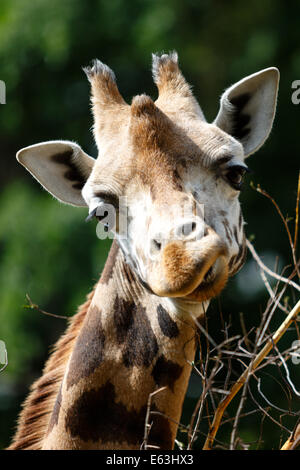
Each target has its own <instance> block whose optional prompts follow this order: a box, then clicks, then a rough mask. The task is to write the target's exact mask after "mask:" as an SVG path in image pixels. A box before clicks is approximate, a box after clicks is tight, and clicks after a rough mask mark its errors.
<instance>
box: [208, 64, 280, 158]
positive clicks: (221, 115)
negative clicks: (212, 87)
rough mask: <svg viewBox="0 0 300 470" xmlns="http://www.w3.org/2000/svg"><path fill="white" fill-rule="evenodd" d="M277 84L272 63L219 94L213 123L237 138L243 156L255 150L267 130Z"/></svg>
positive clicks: (277, 71) (272, 118) (275, 99)
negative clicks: (219, 97)
mask: <svg viewBox="0 0 300 470" xmlns="http://www.w3.org/2000/svg"><path fill="white" fill-rule="evenodd" d="M278 84H279V70H278V69H277V68H275V67H270V68H268V69H264V70H261V71H260V72H257V73H254V74H253V75H249V76H248V77H246V78H244V79H243V80H241V81H239V82H237V83H236V84H234V85H232V86H231V87H230V88H228V89H227V90H226V91H225V92H224V93H223V95H222V96H221V102H220V110H219V112H218V115H217V117H216V119H215V121H214V124H215V125H216V126H218V127H220V128H221V129H222V130H224V131H225V132H227V133H228V134H230V135H232V136H233V137H235V138H236V139H237V140H239V141H240V142H241V143H242V145H243V147H244V152H245V157H248V156H249V155H251V154H252V153H254V152H256V150H258V149H259V147H261V146H262V145H263V143H264V142H265V140H266V139H267V137H268V136H269V134H270V131H271V128H272V125H273V120H274V115H275V110H276V101H277V93H278Z"/></svg>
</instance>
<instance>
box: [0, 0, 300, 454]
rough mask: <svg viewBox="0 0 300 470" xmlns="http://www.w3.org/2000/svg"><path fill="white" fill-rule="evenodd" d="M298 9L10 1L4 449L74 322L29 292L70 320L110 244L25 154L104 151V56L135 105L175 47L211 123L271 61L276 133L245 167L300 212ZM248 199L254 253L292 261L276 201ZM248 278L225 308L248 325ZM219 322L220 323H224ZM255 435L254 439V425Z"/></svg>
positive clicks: (0, 396)
mask: <svg viewBox="0 0 300 470" xmlns="http://www.w3.org/2000/svg"><path fill="white" fill-rule="evenodd" d="M299 14H300V4H299V2H295V1H291V2H271V0H265V1H263V2H262V1H261V0H253V1H252V2H251V5H248V4H247V3H245V2H240V1H237V0H233V1H231V2H224V1H220V0H186V1H184V2H183V1H181V0H164V1H161V0H130V2H129V1H125V0H109V1H107V0H90V1H88V2H84V1H82V0H64V1H63V2H62V1H59V0H51V2H49V1H46V0H32V1H27V0H15V1H13V2H12V1H11V0H1V12H0V64H1V68H0V79H1V80H4V81H5V83H6V87H7V97H6V101H7V104H6V105H0V142H1V148H0V149H1V163H2V171H1V173H0V182H1V183H2V187H3V191H2V194H1V196H0V220H1V225H0V250H1V251H0V260H1V263H0V285H1V309H0V339H4V340H5V342H6V344H7V349H8V355H9V367H7V368H6V370H5V374H2V375H1V377H0V412H1V414H2V415H3V416H4V419H3V420H2V423H4V422H5V423H8V424H5V425H4V424H3V425H0V446H1V443H2V444H3V445H5V444H7V442H8V441H9V439H10V436H11V432H12V431H11V427H12V423H13V420H14V419H15V417H16V412H17V409H18V406H19V403H20V401H21V398H22V397H23V394H24V393H25V390H26V387H27V385H29V384H30V383H31V382H32V380H33V378H34V377H36V376H38V375H39V373H40V370H41V367H42V362H43V360H44V359H45V358H46V356H47V352H48V348H49V346H50V344H52V343H53V342H54V341H55V340H56V339H57V337H58V336H59V334H60V333H61V332H62V331H63V329H64V327H65V321H64V320H59V319H54V318H49V317H45V316H43V315H42V314H41V313H40V312H37V311H35V310H31V309H26V308H23V305H24V304H26V303H27V301H26V298H25V296H26V294H29V296H30V298H31V299H32V301H33V302H34V303H36V304H38V305H39V306H40V308H41V309H43V310H47V311H50V312H53V313H55V314H61V315H66V314H67V315H72V314H73V313H74V312H75V310H76V307H77V305H78V304H80V303H81V302H83V301H84V299H85V295H86V293H88V292H89V290H90V289H91V287H92V285H93V284H94V282H95V281H96V280H97V278H98V277H99V273H100V272H101V270H102V268H103V266H104V262H105V258H106V253H107V251H108V245H109V242H107V243H106V242H100V241H99V240H98V239H97V238H96V235H95V226H93V225H85V224H84V218H85V215H86V210H85V209H76V208H72V207H67V206H63V205H61V204H59V203H58V202H56V201H54V200H53V199H52V198H51V196H49V195H48V194H46V193H44V192H43V191H41V189H40V188H39V186H38V185H37V184H36V183H35V182H34V181H33V179H32V178H30V176H29V175H28V174H25V172H24V170H23V169H22V168H21V167H20V166H19V165H18V164H17V163H16V160H15V157H14V155H15V153H16V151H17V150H18V149H19V148H21V147H24V146H26V145H29V144H33V143H36V142H38V141H42V140H50V139H56V138H63V139H71V140H72V139H73V140H75V141H77V142H79V143H80V144H81V145H82V146H83V148H84V149H85V150H86V151H88V152H90V154H92V155H96V150H95V144H94V142H93V140H92V135H91V132H90V127H91V125H92V119H91V115H90V111H89V86H88V83H87V80H86V78H85V76H84V74H83V73H82V70H81V67H82V66H84V65H87V64H88V63H89V62H90V60H91V59H93V58H95V57H99V58H100V59H101V60H103V61H104V62H106V63H108V64H109V65H110V66H111V67H112V68H113V69H114V71H115V72H116V75H117V78H118V83H119V87H120V90H121V92H122V94H123V95H124V97H125V98H126V99H127V100H128V101H130V100H131V97H132V96H133V95H135V94H139V93H142V92H146V93H148V94H150V95H151V96H156V90H155V87H154V84H153V82H152V79H151V72H150V69H151V53H152V52H156V51H161V50H164V51H168V50H172V49H176V50H177V51H178V53H179V59H180V63H181V66H182V69H183V71H184V74H185V76H186V77H187V79H188V80H189V81H190V82H191V84H192V85H193V87H194V91H195V94H196V96H197V97H198V98H199V101H200V103H201V105H202V106H203V109H204V112H205V114H206V115H207V117H208V119H209V120H212V119H213V118H214V116H215V115H216V113H217V108H218V97H219V95H220V94H221V92H222V90H223V89H224V88H225V87H226V86H229V85H230V84H231V83H232V82H234V81H237V80H239V79H240V78H242V77H243V76H245V75H247V74H249V73H253V72H255V71H257V70H259V69H260V68H265V67H268V66H271V65H275V66H278V67H279V69H280V71H281V87H280V95H279V104H278V113H277V118H276V121H275V125H274V130H273V132H272V135H271V138H270V139H269V141H268V142H267V143H266V145H265V146H264V148H263V149H262V150H261V151H260V152H259V155H258V156H257V157H251V159H250V160H251V161H249V165H250V167H251V168H252V169H253V170H254V171H255V174H254V177H252V179H253V180H254V184H255V185H256V184H257V183H259V182H260V183H261V186H262V187H263V188H264V189H266V190H267V191H268V192H269V193H270V194H271V195H272V196H273V197H274V198H275V199H276V200H277V201H278V202H279V204H280V206H281V209H282V212H283V214H284V215H286V213H287V211H289V213H290V214H292V213H293V211H294V204H295V196H296V194H295V188H296V184H297V173H296V171H295V170H296V168H297V167H298V162H299V158H298V150H297V148H296V145H295V142H297V140H294V138H295V136H297V135H298V127H299V115H300V107H297V106H295V105H293V104H292V103H291V83H292V81H293V80H296V79H300V60H299V57H300V54H299V38H298V29H299V28H298V26H299V25H298V18H299ZM241 200H242V203H243V208H244V215H245V219H246V220H247V222H248V226H249V235H250V234H253V237H254V236H255V244H256V247H257V249H258V250H259V251H260V250H264V251H267V252H268V255H269V256H271V257H272V259H273V260H275V256H276V255H279V256H280V260H281V264H282V266H284V265H286V264H288V263H289V262H290V251H289V246H288V243H287V240H286V234H285V233H284V230H283V228H282V225H281V223H280V221H278V217H277V214H276V212H275V211H274V209H273V207H271V205H270V202H269V201H267V200H265V199H263V197H262V196H261V195H259V194H258V193H256V192H255V191H254V190H253V189H251V188H250V187H247V185H246V188H245V191H244V192H243V193H242V195H241ZM292 224H293V222H290V226H291V227H292V226H293V225H292ZM243 279H245V281H243ZM241 280H242V281H241V282H240V283H239V284H238V282H237V281H231V282H230V283H229V286H228V288H227V290H226V292H225V293H224V294H223V296H222V309H223V312H224V316H226V315H229V313H230V312H239V311H240V310H243V311H244V312H245V317H246V318H247V322H248V324H249V326H250V327H251V326H252V324H253V325H255V322H256V324H257V322H258V321H259V319H258V318H257V315H256V316H255V315H254V314H253V312H258V307H257V306H258V305H260V304H262V305H263V304H264V302H265V299H266V297H265V296H264V294H263V292H262V290H257V291H256V293H255V294H253V297H252V299H251V302H250V300H249V297H248V298H247V296H244V294H243V293H244V292H245V288H246V287H247V282H248V281H247V277H245V278H241ZM243 282H244V290H243ZM234 315H235V314H234ZM247 315H248V316H247ZM236 316H238V313H236ZM212 323H213V322H212ZM212 328H215V330H216V333H217V332H218V325H215V326H212ZM211 334H212V335H214V331H213V330H212V333H211ZM0 422H1V420H0ZM245 433H246V434H248V435H249V436H252V435H253V433H252V429H249V430H248V431H245Z"/></svg>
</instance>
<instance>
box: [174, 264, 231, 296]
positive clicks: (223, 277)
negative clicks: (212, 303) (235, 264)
mask: <svg viewBox="0 0 300 470" xmlns="http://www.w3.org/2000/svg"><path fill="white" fill-rule="evenodd" d="M211 271H212V272H213V268H210V269H209V271H208V272H207V273H206V275H205V276H204V277H203V278H202V280H201V282H200V284H199V285H198V286H197V287H196V289H194V290H193V291H192V292H190V293H189V294H187V295H185V296H183V297H182V299H184V300H192V301H194V302H204V301H206V300H209V299H212V298H213V297H216V296H217V295H219V294H220V293H221V292H222V290H223V289H224V287H225V286H226V283H227V280H228V266H227V264H225V263H222V267H219V269H218V271H217V273H215V274H213V275H211Z"/></svg>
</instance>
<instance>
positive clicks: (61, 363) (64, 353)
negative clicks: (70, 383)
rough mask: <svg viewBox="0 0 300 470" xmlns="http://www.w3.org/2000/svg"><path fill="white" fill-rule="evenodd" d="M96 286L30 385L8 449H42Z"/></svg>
mask: <svg viewBox="0 0 300 470" xmlns="http://www.w3.org/2000/svg"><path fill="white" fill-rule="evenodd" d="M94 292H95V287H94V289H93V290H92V292H90V293H89V294H88V296H87V300H86V302H85V303H84V304H82V305H81V306H80V307H79V308H78V311H77V313H76V314H75V315H74V316H73V317H72V318H71V320H70V323H69V326H68V327H67V330H66V332H65V334H64V335H63V336H62V337H61V338H60V339H59V340H58V341H57V342H56V344H55V345H54V347H53V350H52V354H51V356H50V357H49V359H48V361H47V362H46V364H45V367H44V370H43V374H42V376H41V377H40V378H39V379H38V380H36V381H35V382H34V383H33V385H32V386H31V391H30V393H29V395H28V397H27V398H26V400H25V401H24V404H23V408H22V411H21V413H20V415H19V420H18V428H17V432H16V434H15V436H14V439H13V442H12V443H11V445H10V446H9V447H8V448H7V450H40V449H41V447H42V442H43V439H44V437H45V435H46V432H47V429H48V424H49V420H50V417H51V414H52V411H53V407H54V404H55V400H56V397H57V394H58V391H59V387H60V384H61V382H62V379H63V376H64V372H65V366H66V363H67V361H68V359H69V356H70V353H71V351H72V349H73V346H74V342H75V340H76V337H77V336H78V332H79V330H80V328H81V326H82V323H83V321H84V318H85V315H86V313H87V311H88V309H89V306H90V304H91V301H92V298H93V295H94Z"/></svg>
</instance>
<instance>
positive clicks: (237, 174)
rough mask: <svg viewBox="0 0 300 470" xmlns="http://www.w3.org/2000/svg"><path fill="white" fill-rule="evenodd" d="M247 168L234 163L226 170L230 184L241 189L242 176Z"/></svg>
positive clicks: (238, 189)
mask: <svg viewBox="0 0 300 470" xmlns="http://www.w3.org/2000/svg"><path fill="white" fill-rule="evenodd" d="M248 171H249V170H248V168H247V167H246V166H242V165H234V166H232V167H230V168H229V169H228V171H227V172H226V179H227V181H228V183H229V184H230V186H231V187H232V188H234V189H236V190H237V191H240V190H241V189H242V183H243V177H244V175H245V173H247V172H248Z"/></svg>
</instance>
